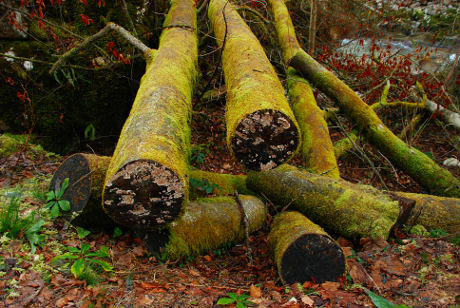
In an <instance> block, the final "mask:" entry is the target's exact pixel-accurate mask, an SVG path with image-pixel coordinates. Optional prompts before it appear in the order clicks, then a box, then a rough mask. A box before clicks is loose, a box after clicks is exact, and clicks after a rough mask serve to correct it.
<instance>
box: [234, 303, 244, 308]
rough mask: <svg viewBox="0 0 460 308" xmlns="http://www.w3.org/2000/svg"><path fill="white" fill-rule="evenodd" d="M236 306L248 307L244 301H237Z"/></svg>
mask: <svg viewBox="0 0 460 308" xmlns="http://www.w3.org/2000/svg"><path fill="white" fill-rule="evenodd" d="M236 308H246V305H245V304H243V303H242V302H236Z"/></svg>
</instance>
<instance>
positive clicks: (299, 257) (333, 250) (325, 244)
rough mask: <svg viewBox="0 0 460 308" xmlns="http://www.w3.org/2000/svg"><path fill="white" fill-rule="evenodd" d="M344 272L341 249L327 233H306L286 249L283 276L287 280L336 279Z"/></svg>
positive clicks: (292, 281)
mask: <svg viewBox="0 0 460 308" xmlns="http://www.w3.org/2000/svg"><path fill="white" fill-rule="evenodd" d="M344 273H345V257H344V255H343V251H342V249H341V248H340V247H339V246H338V245H337V244H336V243H335V242H334V241H333V240H332V239H331V238H330V237H328V236H326V235H322V234H303V235H301V236H300V237H299V238H297V239H296V240H295V241H294V242H293V243H292V244H291V245H290V246H289V247H288V248H287V249H286V251H285V252H284V255H283V257H282V260H281V269H280V276H281V279H282V280H283V282H284V283H286V284H290V283H294V282H300V283H303V282H305V281H307V280H309V281H314V282H316V283H321V282H324V281H335V280H336V279H337V278H338V277H340V276H342V275H344Z"/></svg>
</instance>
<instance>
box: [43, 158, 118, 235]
mask: <svg viewBox="0 0 460 308" xmlns="http://www.w3.org/2000/svg"><path fill="white" fill-rule="evenodd" d="M109 163H110V157H107V156H97V155H94V154H83V153H79V154H74V155H72V156H70V157H69V158H67V159H66V160H65V161H64V162H62V164H61V165H60V166H59V168H58V169H57V170H56V172H55V173H54V176H53V178H52V179H51V182H50V188H49V189H50V190H56V189H57V188H58V187H61V184H62V183H63V182H64V180H65V179H66V178H68V179H69V186H68V187H67V189H66V191H65V192H64V195H63V196H62V199H63V200H67V201H69V203H70V212H71V215H70V218H71V220H70V222H71V223H72V224H73V225H76V226H80V227H84V228H86V229H107V230H108V229H110V228H112V227H114V226H116V224H115V223H114V222H113V221H112V219H110V217H108V216H107V214H106V213H105V212H104V211H103V210H102V189H103V187H104V178H105V174H106V172H107V168H108V167H109Z"/></svg>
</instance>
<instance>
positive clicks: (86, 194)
mask: <svg viewBox="0 0 460 308" xmlns="http://www.w3.org/2000/svg"><path fill="white" fill-rule="evenodd" d="M66 178H68V179H69V186H68V187H67V189H66V191H65V193H64V195H63V196H62V199H64V200H68V201H69V203H70V210H71V211H72V212H78V211H81V210H83V208H84V207H85V206H86V204H87V203H88V200H89V198H90V196H91V169H90V164H89V162H88V160H87V158H86V157H85V156H84V155H82V154H75V155H72V156H70V157H69V158H67V159H66V160H65V161H64V162H63V163H62V164H61V165H60V166H59V168H58V169H57V170H56V172H55V174H54V176H53V178H52V179H51V183H50V188H49V189H50V190H57V189H58V188H60V187H61V185H62V183H63V182H64V180H65V179H66Z"/></svg>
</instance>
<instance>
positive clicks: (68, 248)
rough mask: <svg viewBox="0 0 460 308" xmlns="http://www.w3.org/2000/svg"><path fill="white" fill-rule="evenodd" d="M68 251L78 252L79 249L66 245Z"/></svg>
mask: <svg viewBox="0 0 460 308" xmlns="http://www.w3.org/2000/svg"><path fill="white" fill-rule="evenodd" d="M66 248H67V250H68V251H70V252H72V253H78V254H80V249H78V248H77V247H71V246H67V247H66Z"/></svg>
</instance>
